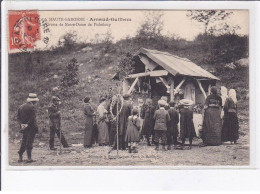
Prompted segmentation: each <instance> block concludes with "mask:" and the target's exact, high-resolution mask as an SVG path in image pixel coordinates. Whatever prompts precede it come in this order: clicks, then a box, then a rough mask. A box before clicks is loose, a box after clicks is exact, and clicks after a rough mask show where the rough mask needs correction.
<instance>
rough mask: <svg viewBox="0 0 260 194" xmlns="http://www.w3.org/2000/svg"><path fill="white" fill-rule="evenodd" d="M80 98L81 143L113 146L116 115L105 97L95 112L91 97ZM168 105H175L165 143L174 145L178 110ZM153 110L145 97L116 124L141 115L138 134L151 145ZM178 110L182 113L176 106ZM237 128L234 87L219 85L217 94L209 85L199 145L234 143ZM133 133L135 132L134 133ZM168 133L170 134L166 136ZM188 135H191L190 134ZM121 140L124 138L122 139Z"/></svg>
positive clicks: (150, 101)
mask: <svg viewBox="0 0 260 194" xmlns="http://www.w3.org/2000/svg"><path fill="white" fill-rule="evenodd" d="M84 102H85V106H84V115H85V118H86V121H85V136H84V147H91V146H92V145H93V144H94V143H95V142H96V143H98V144H99V145H100V146H103V145H111V146H114V147H115V145H116V142H115V141H114V140H115V135H116V118H115V117H110V116H109V115H110V114H109V110H108V108H107V107H108V104H107V99H106V98H101V99H100V104H99V106H98V107H97V111H96V112H95V111H94V108H93V107H92V105H91V99H90V98H89V97H86V98H85V99H84ZM129 107H130V108H131V106H130V105H129V106H126V108H125V109H127V110H128V109H129V110H130V108H129ZM170 107H171V108H169V109H172V110H173V109H175V110H174V111H173V112H174V114H173V115H174V116H172V117H173V118H175V117H176V119H171V120H173V121H172V122H174V129H173V130H172V131H173V133H172V134H171V135H168V134H170V133H169V132H167V143H168V146H169V145H170V144H171V142H172V144H174V145H176V144H177V143H178V142H177V137H176V134H177V135H178V127H177V124H178V122H179V114H178V110H177V109H176V108H174V106H173V105H171V106H170ZM164 109H166V110H167V107H166V106H165V107H164ZM155 111H156V108H155V107H154V106H153V105H152V100H151V99H149V100H147V101H146V103H145V105H144V106H143V108H141V109H139V110H138V111H137V110H136V109H131V110H130V111H125V112H127V114H126V115H127V116H125V115H124V117H125V119H121V120H120V121H119V122H120V123H119V128H120V126H121V124H122V126H123V125H124V126H125V125H126V122H128V121H126V120H128V117H129V119H130V120H131V119H132V120H133V121H134V120H136V118H137V115H138V114H139V116H138V117H139V118H140V117H142V119H143V124H142V128H141V130H140V129H138V130H140V132H141V131H142V133H141V134H140V135H143V137H145V138H146V140H147V144H148V146H150V145H151V142H150V140H151V139H150V138H151V137H153V138H152V141H153V140H154V130H153V127H154V122H155V121H153V119H154V113H155ZM131 112H132V113H131ZM170 112H171V111H169V113H170ZM179 112H180V113H182V112H181V111H180V110H179ZM133 113H134V114H133ZM191 114H193V113H191ZM176 115H177V116H176ZM170 116H171V115H170ZM177 117H178V118H177ZM122 118H123V117H122ZM183 118H184V117H183ZM191 118H193V117H191ZM181 119H182V118H181ZM132 120H131V121H132ZM175 120H176V122H175ZM121 122H122V123H121ZM181 123H185V122H181ZM135 124H136V123H135ZM139 124H140V123H139ZM136 126H137V125H136ZM123 128H124V129H123ZM126 128H127V126H125V127H122V130H123V131H122V130H120V131H122V133H121V132H120V134H119V144H120V145H121V147H123V148H124V146H122V141H124V140H125V138H126V135H125V134H126V133H128V132H127V130H126ZM139 128H140V126H139ZM175 128H176V129H175ZM181 128H182V126H181ZM238 129H239V124H238V118H237V99H236V91H235V90H234V89H230V90H229V92H228V90H227V89H226V88H225V87H223V86H222V87H221V96H220V95H218V91H217V88H216V87H215V86H214V87H212V88H211V94H210V95H209V96H208V97H207V98H206V101H205V105H204V118H203V125H202V131H201V138H202V140H203V145H209V146H211V145H212V146H216V145H220V144H221V143H222V142H227V141H230V142H231V143H236V142H237V140H238V138H239V135H238ZM187 130H189V129H187ZM192 131H193V130H192ZM136 134H137V133H136ZM136 134H135V136H137V135H136ZM194 134H195V133H194ZM120 135H121V136H122V135H124V137H123V136H122V138H121V136H120ZM180 135H181V134H180ZM170 136H172V137H171V138H170ZM127 137H128V136H127ZM192 137H194V135H193V136H192ZM171 139H172V140H171ZM125 141H128V140H127V139H126V140H125ZM182 141H183V139H182ZM191 141H192V140H191ZM191 141H190V142H191Z"/></svg>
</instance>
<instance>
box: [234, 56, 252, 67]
mask: <svg viewBox="0 0 260 194" xmlns="http://www.w3.org/2000/svg"><path fill="white" fill-rule="evenodd" d="M236 63H237V65H238V66H240V67H248V66H249V59H248V58H243V59H239V60H238V61H236Z"/></svg>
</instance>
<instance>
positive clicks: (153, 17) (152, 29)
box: [137, 11, 164, 38]
mask: <svg viewBox="0 0 260 194" xmlns="http://www.w3.org/2000/svg"><path fill="white" fill-rule="evenodd" d="M163 15H164V13H163V12H162V11H148V12H146V13H145V19H144V22H143V23H142V24H141V26H140V28H139V29H138V31H137V36H139V37H148V38H155V37H158V36H160V35H161V32H162V30H163V25H164V23H163V20H162V17H163Z"/></svg>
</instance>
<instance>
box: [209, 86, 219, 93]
mask: <svg viewBox="0 0 260 194" xmlns="http://www.w3.org/2000/svg"><path fill="white" fill-rule="evenodd" d="M210 91H211V94H218V89H217V87H216V86H212V87H211V90H210Z"/></svg>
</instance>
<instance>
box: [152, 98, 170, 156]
mask: <svg viewBox="0 0 260 194" xmlns="http://www.w3.org/2000/svg"><path fill="white" fill-rule="evenodd" d="M158 105H159V109H158V110H156V111H155V113H154V120H155V125H154V132H155V138H154V142H155V145H156V148H155V150H159V140H160V139H161V142H162V149H163V150H164V151H166V149H165V144H166V143H167V135H166V132H167V123H168V122H169V121H170V116H169V113H168V111H167V110H165V109H164V106H165V105H166V101H164V100H159V101H158Z"/></svg>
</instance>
